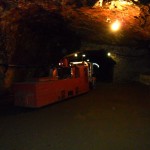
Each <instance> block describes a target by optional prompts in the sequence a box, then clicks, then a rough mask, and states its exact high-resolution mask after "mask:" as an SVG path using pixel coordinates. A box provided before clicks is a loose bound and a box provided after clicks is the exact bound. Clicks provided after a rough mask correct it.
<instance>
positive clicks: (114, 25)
mask: <svg viewBox="0 0 150 150" xmlns="http://www.w3.org/2000/svg"><path fill="white" fill-rule="evenodd" d="M120 26H121V23H120V22H119V21H118V20H116V21H115V22H114V23H113V24H112V25H111V29H112V30H113V31H117V30H119V29H120Z"/></svg>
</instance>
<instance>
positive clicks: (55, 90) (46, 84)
mask: <svg viewBox="0 0 150 150" xmlns="http://www.w3.org/2000/svg"><path fill="white" fill-rule="evenodd" d="M66 70H70V71H68V72H70V73H64V72H67V71H66ZM59 72H61V73H59ZM89 72H90V71H89V65H87V64H85V63H81V64H76V65H72V66H71V67H62V68H61V69H60V68H56V69H53V70H52V74H53V76H51V77H44V78H38V79H37V80H35V81H32V82H31V81H30V82H21V83H15V84H14V96H15V102H14V103H15V106H21V107H31V108H38V107H42V106H45V105H49V104H52V103H55V102H58V101H62V100H64V99H67V98H70V97H73V96H76V95H79V94H82V93H86V92H88V91H89V82H90V80H89V77H90V75H89ZM61 76H62V77H61Z"/></svg>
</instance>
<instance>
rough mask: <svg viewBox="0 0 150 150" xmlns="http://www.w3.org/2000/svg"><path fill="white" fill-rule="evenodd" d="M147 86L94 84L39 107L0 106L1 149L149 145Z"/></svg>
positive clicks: (141, 149) (113, 149) (144, 148)
mask: <svg viewBox="0 0 150 150" xmlns="http://www.w3.org/2000/svg"><path fill="white" fill-rule="evenodd" d="M149 149H150V86H145V85H142V84H138V83H134V84H133V83H132V84H100V83H99V84H98V85H97V88H96V89H94V90H92V91H90V92H89V93H87V94H84V95H80V96H78V97H75V98H72V99H68V100H65V101H63V102H60V103H55V104H53V105H49V106H46V107H43V108H40V109H25V108H16V107H13V106H11V105H9V106H7V105H3V106H1V107H0V150H149Z"/></svg>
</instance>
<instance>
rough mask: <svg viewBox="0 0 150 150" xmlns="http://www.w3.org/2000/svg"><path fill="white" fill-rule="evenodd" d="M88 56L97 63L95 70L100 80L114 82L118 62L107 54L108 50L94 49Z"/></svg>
mask: <svg viewBox="0 0 150 150" xmlns="http://www.w3.org/2000/svg"><path fill="white" fill-rule="evenodd" d="M87 57H89V60H90V61H91V62H93V63H94V64H95V65H94V66H93V71H94V74H95V76H96V79H97V81H98V82H112V81H113V74H114V66H115V64H116V62H115V61H114V60H113V59H112V58H111V57H110V56H108V55H107V51H106V50H92V51H89V52H87Z"/></svg>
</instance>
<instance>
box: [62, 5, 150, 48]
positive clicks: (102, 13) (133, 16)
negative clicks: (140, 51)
mask: <svg viewBox="0 0 150 150" xmlns="http://www.w3.org/2000/svg"><path fill="white" fill-rule="evenodd" d="M109 8H110V5H104V7H99V6H96V7H90V8H89V7H82V8H80V9H76V10H74V9H67V8H65V7H64V8H63V9H62V14H63V16H64V18H66V20H69V21H70V27H71V28H72V29H73V30H75V31H76V33H77V34H78V35H80V37H81V38H82V40H85V41H89V42H94V43H97V44H112V45H124V46H135V45H139V46H144V45H145V44H146V45H147V44H148V43H149V40H150V7H148V6H143V7H141V8H140V7H138V6H136V5H134V4H132V5H128V4H125V5H123V6H122V7H121V8H119V6H118V7H114V8H112V9H109ZM115 20H118V21H120V23H121V27H120V29H119V30H118V31H115V32H114V31H112V30H111V24H112V23H113V22H114V21H115Z"/></svg>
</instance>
